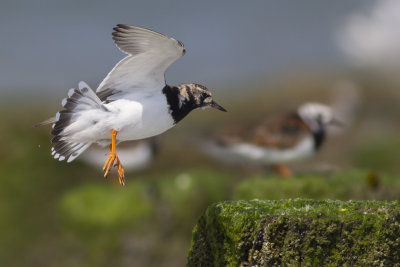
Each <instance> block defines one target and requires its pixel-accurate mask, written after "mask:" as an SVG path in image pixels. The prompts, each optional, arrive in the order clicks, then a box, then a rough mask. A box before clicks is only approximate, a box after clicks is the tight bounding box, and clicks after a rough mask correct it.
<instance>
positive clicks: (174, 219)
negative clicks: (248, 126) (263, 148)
mask: <svg viewBox="0 0 400 267" xmlns="http://www.w3.org/2000/svg"><path fill="white" fill-rule="evenodd" d="M45 2H46V1H43V3H45ZM117 2H118V1H117ZM150 2H151V1H150ZM335 2H336V1H335ZM89 3H90V2H88V3H86V4H84V5H82V6H80V5H79V4H78V3H72V2H71V7H69V8H66V7H65V4H61V3H60V4H59V5H56V4H49V5H48V6H46V7H45V8H44V10H45V11H49V12H50V11H53V12H54V14H55V15H46V16H43V17H41V16H40V14H41V13H40V12H45V11H40V12H39V11H38V13H35V12H30V11H29V5H28V6H25V7H24V5H23V3H17V2H15V3H14V4H11V2H10V3H8V2H5V3H2V5H3V6H2V7H3V8H2V11H1V12H3V15H4V16H3V17H2V18H3V22H4V23H2V24H1V26H0V31H1V32H2V33H3V34H4V35H5V36H9V39H8V40H6V41H5V45H4V47H2V48H1V53H2V54H1V58H2V62H1V65H0V67H1V68H0V70H2V71H1V72H2V75H3V77H2V79H0V80H1V81H0V86H1V87H0V88H1V90H2V91H1V92H2V94H3V97H2V99H1V100H0V103H1V106H0V119H1V121H2V122H3V124H2V125H3V126H2V127H1V128H0V140H1V141H0V144H1V146H0V237H1V238H0V265H1V266H184V265H185V263H186V255H187V252H188V249H189V247H190V238H191V231H192V228H193V226H194V225H195V223H196V220H197V219H198V217H199V216H200V214H201V213H202V211H204V209H205V208H206V207H207V205H209V204H210V203H213V202H216V201H221V200H230V199H253V198H259V199H281V198H295V197H306V198H314V199H340V200H348V199H360V200H361V199H379V200H394V199H400V164H398V159H399V158H400V135H399V132H400V131H399V130H400V124H399V118H400V108H399V103H400V89H399V88H400V78H399V77H398V75H397V74H396V73H397V72H396V71H397V70H399V69H400V68H399V66H398V65H397V64H398V63H397V62H396V61H395V60H390V59H391V58H393V57H396V56H397V55H400V53H399V50H398V49H399V48H398V47H400V46H396V45H394V44H397V43H396V42H399V40H397V39H395V38H394V39H388V38H387V37H386V35H384V36H381V35H379V34H378V35H373V36H372V34H371V33H369V34H367V35H366V37H365V36H364V35H362V27H361V26H360V25H366V26H369V27H370V28H371V25H373V23H380V24H379V25H384V27H383V26H382V27H383V28H384V29H385V30H386V31H394V32H393V34H391V35H390V36H394V37H397V38H398V36H400V34H395V33H396V31H398V29H400V27H399V26H400V23H399V24H396V23H395V22H396V20H392V21H391V23H393V24H389V25H386V24H384V23H385V20H384V19H382V18H380V17H379V16H377V15H376V13H379V12H378V11H379V10H380V11H382V10H386V11H388V10H389V11H390V10H395V7H396V4H394V2H392V1H382V3H384V4H386V5H389V7H390V4H391V5H394V7H393V6H392V7H390V8H388V7H381V6H378V5H375V4H371V3H372V2H371V1H365V3H363V4H360V3H356V1H337V2H336V3H335V4H332V3H331V4H329V5H327V6H323V5H321V4H318V1H306V4H305V6H304V7H300V9H296V4H295V1H282V2H280V4H271V3H269V4H268V3H263V4H261V3H255V4H254V6H251V5H248V4H247V3H246V4H241V3H240V2H239V1H234V2H232V3H230V2H225V3H221V4H214V2H212V3H211V2H204V3H203V4H201V5H200V4H194V3H187V4H181V5H180V7H179V8H175V7H174V6H173V5H172V4H171V6H170V5H167V4H165V3H164V4H163V3H161V2H160V1H159V2H157V1H154V2H152V4H153V6H152V7H150V4H145V3H139V2H133V3H129V4H128V3H125V2H122V1H121V2H118V3H114V2H113V5H117V7H116V9H115V10H113V11H110V7H109V6H108V4H105V3H101V2H100V4H94V3H93V4H89ZM177 3H178V2H176V3H175V4H177ZM179 3H180V2H179ZM118 4H119V5H118ZM154 4H155V5H156V6H155V7H154ZM382 6H383V4H382ZM310 7H311V9H308V8H310ZM91 8H92V9H93V10H94V11H96V12H97V14H90V13H88V11H89V10H91ZM197 8H200V9H199V10H198V9H197ZM397 8H398V9H396V10H400V7H399V6H398V5H397ZM35 10H36V9H35ZM93 10H92V11H93ZM193 10H194V11H193ZM196 10H197V11H196ZM224 10H228V11H229V14H232V17H230V18H227V16H222V15H223V14H224ZM256 10H261V11H257V12H256ZM295 10H296V11H298V13H297V12H294V11H295ZM376 10H378V11H376ZM100 11H101V12H100ZM190 11H193V14H194V15H193V17H191V16H188V15H184V16H183V18H182V14H187V13H188V12H189V13H190ZM200 11H202V12H200ZM253 11H254V12H255V13H253ZM262 11H265V12H268V16H267V15H266V14H267V13H263V12H262ZM344 11H345V12H344ZM7 12H8V13H7ZM74 12H75V13H74ZM96 12H93V13H96ZM107 12H111V13H110V17H107V18H106V19H104V20H103V19H102V16H103V15H106V14H107ZM119 12H120V13H119ZM180 12H182V13H180ZM293 12H294V13H293ZM57 14H58V15H59V16H56V15H57ZM86 14H89V15H88V17H87V18H86V17H85V15H86ZM132 14H133V15H136V17H135V16H133V15H132ZM171 14H172V15H174V16H171ZM190 14H192V13H190ZM293 14H295V15H293ZM234 15H235V16H234ZM239 15H240V16H243V17H240V16H239ZM70 16H71V17H72V18H75V19H76V20H71V19H70ZM357 16H358V17H359V18H360V17H361V18H362V19H361V20H354V17H357ZM376 16H377V17H376ZM103 17H104V16H103ZM384 17H387V16H384ZM17 18H19V19H20V21H19V22H18V23H16V24H13V23H14V22H15V21H16V19H17ZM178 18H179V19H178ZM199 18H202V20H201V21H200V20H199ZM315 19H321V20H323V21H322V22H321V24H320V25H316V24H318V23H315ZM363 20H364V21H363ZM244 21H246V22H244ZM354 21H356V22H357V21H358V22H359V21H361V22H363V23H364V24H363V23H361V24H357V23H356V22H354ZM382 21H383V22H382ZM29 22H31V24H29ZM184 22H187V24H186V23H184ZM272 22H275V24H272ZM24 23H25V24H28V25H27V26H26V27H27V29H25V28H24V27H23V25H24ZM116 23H129V24H135V25H141V26H147V27H150V28H153V29H155V30H158V31H160V32H164V31H166V32H165V33H168V34H170V35H172V36H173V37H176V38H177V39H180V40H182V41H183V42H184V43H185V45H186V47H187V51H188V54H187V55H186V56H185V57H184V58H182V62H179V63H178V62H177V63H175V64H174V65H173V66H172V67H171V71H170V70H169V71H168V73H167V80H168V81H169V82H171V83H172V84H174V83H181V82H188V81H193V82H199V83H203V84H205V85H206V86H208V87H210V88H211V90H212V91H213V95H214V96H215V99H216V101H218V103H220V104H221V105H223V106H224V107H225V108H226V109H227V110H228V111H229V112H228V113H226V114H224V113H222V112H221V113H220V112H217V111H214V110H206V111H194V112H193V113H192V114H190V115H189V116H188V117H187V118H186V119H184V120H183V121H182V122H181V123H180V124H179V125H178V126H177V127H175V128H173V129H171V130H170V131H168V132H167V133H165V134H163V135H162V136H161V137H160V140H159V141H160V147H159V151H158V153H157V155H156V157H155V158H154V160H153V161H152V162H151V164H150V165H149V166H148V167H147V168H146V169H143V170H141V171H137V172H128V173H127V187H126V188H122V187H120V186H119V185H118V183H117V178H116V173H115V170H113V172H112V173H111V175H110V176H109V178H108V179H107V180H105V179H104V178H103V177H102V172H101V166H100V165H99V166H97V167H96V166H95V167H93V166H89V165H86V164H85V163H84V162H82V161H79V160H76V161H74V162H73V163H70V164H67V163H65V162H58V161H56V160H54V159H52V157H51V155H50V148H51V144H50V139H51V136H50V134H49V131H50V127H41V128H33V127H32V126H33V125H34V124H35V123H37V122H39V121H41V120H43V119H46V118H48V117H50V116H52V115H53V114H54V113H55V112H57V111H58V109H59V108H60V105H59V103H60V102H61V99H62V98H63V97H65V96H66V93H67V90H68V88H69V87H73V86H74V85H76V84H77V81H79V80H80V79H82V80H86V81H88V82H89V83H90V84H92V86H93V87H94V88H95V85H96V84H98V83H99V82H100V81H101V79H102V77H103V76H104V75H105V73H106V72H107V71H108V70H109V69H110V68H111V67H112V66H113V64H114V63H116V61H117V60H118V58H120V57H121V54H118V51H117V49H115V47H114V46H113V44H112V42H111V38H110V32H111V28H112V26H113V25H114V24H116ZM276 23H277V24H276ZM61 25H62V27H61ZM161 25H162V26H161ZM237 25H244V26H243V28H240V27H239V28H238V27H236V26H237ZM293 25H297V26H296V27H295V28H293V27H294V26H293ZM360 27H361V30H360ZM382 27H381V28H382ZM376 28H379V27H376ZM22 29H23V30H22ZM167 29H169V32H168V30H167ZM264 29H267V30H265V31H266V32H265V36H260V35H261V33H264V32H263V31H264ZM354 29H358V30H359V31H357V32H355V30H354ZM92 30H93V34H94V35H95V36H94V37H92V36H91V31H92ZM40 31H42V32H41V33H39V32H40ZM43 32H44V33H43ZM310 32H311V33H310ZM349 32H351V34H350V35H349ZM8 33H11V35H7V34H8ZM21 33H23V34H21ZM221 33H226V34H221ZM322 33H324V34H323V35H322ZM35 34H38V35H39V37H41V38H39V37H38V36H35ZM40 34H42V35H40ZM53 34H54V35H53ZM65 34H66V35H67V36H66V37H65V36H64V35H65ZM208 34H210V35H209V36H208ZM358 34H359V35H360V36H364V37H365V38H367V37H368V36H370V37H371V36H372V37H371V38H377V39H378V40H381V42H380V43H383V42H384V41H385V42H387V43H389V44H390V45H387V46H384V45H381V44H380V45H381V46H382V47H383V48H382V47H379V46H378V48H380V49H381V50H379V49H378V48H376V47H374V48H371V49H369V48H365V47H362V44H364V42H363V41H362V40H364V39H361V41H360V42H359V43H357V41H358V39H357V38H356V37H357V36H358ZM199 35H201V36H200V37H201V38H206V39H207V38H208V40H210V39H212V40H213V42H212V43H210V42H208V41H204V40H203V39H199V38H200V37H199ZM54 36H56V37H59V38H61V40H58V41H57V40H53V41H52V42H48V41H49V40H50V39H52V38H54ZM338 36H339V37H338ZM349 36H350V37H349ZM63 37H65V38H71V40H82V42H79V41H77V42H75V41H74V42H68V40H66V39H62V38H63ZM91 38H95V42H93V43H89V42H90V39H91ZM233 38H235V39H233ZM346 38H347V39H346ZM54 39H57V38H54ZM10 40H11V41H10ZM41 40H42V41H41ZM88 40H89V41H88ZM235 40H238V41H237V42H235ZM244 40H245V41H244ZM318 40H320V41H319V42H318ZM12 41H13V42H12ZM30 41H32V42H30ZM29 42H30V43H29ZM255 43H258V44H255ZM393 43H394V44H393ZM32 44H33V45H32ZM357 45H359V46H358V49H357ZM71 46H72V47H73V49H72V48H71ZM97 46H98V47H97ZM392 46H393V47H394V48H393V49H392V50H390V49H389V48H390V47H392ZM60 47H61V48H60ZM333 47H335V49H336V50H335V51H331V50H332V48H333ZM32 48H33V49H32ZM29 49H30V50H29ZM68 49H71V50H68ZM368 49H369V50H368ZM196 50H197V51H196ZM214 50H215V51H214ZM18 51H22V52H21V54H22V55H21V56H18V55H17V54H18ZM33 51H35V52H33ZM63 51H64V52H65V53H63ZM354 51H356V52H354ZM371 51H372V52H371ZM379 51H381V52H379ZM60 52H61V54H64V55H62V57H61V56H60V57H59V58H53V57H54V56H55V55H56V54H59V53H60ZM53 53H54V54H53ZM76 53H78V54H76ZM79 53H80V54H79ZM85 53H87V54H85ZM213 53H215V54H213ZM362 53H364V54H362ZM371 53H375V54H372V55H371ZM219 54H221V55H220V56H216V55H219ZM236 54H243V55H242V56H241V57H239V58H238V59H236V60H234V61H233V60H232V58H233V57H234V56H235V55H236ZM13 55H14V56H13ZM28 55H31V56H28ZM339 55H340V56H339ZM360 55H361V56H360ZM360 58H361V59H362V60H360ZM91 59H93V62H90V61H91ZM96 60H97V61H96ZM81 61H84V62H89V63H90V64H89V63H88V64H86V63H80V62H81ZM214 61H215V62H214ZM260 62H262V63H260ZM197 63H198V64H197ZM85 64H86V65H85ZM78 65H79V66H78ZM92 65H94V66H93V68H91V66H92ZM75 66H78V67H77V68H75ZM189 66H191V67H192V68H190V67H189ZM58 68H60V69H58ZM87 77H88V78H87ZM208 77H209V78H208ZM350 100H351V101H350ZM309 101H318V102H322V103H326V104H330V105H333V106H334V107H335V108H338V109H339V110H340V108H342V109H344V110H345V111H346V112H344V113H343V114H342V116H343V117H344V119H345V120H346V121H347V122H348V125H347V127H346V128H345V129H343V130H342V131H339V132H332V133H331V134H329V136H328V139H327V142H326V144H325V145H324V146H323V148H322V150H321V151H319V153H318V154H317V155H316V157H313V158H311V159H307V160H303V161H300V162H296V163H293V164H291V165H290V167H291V168H292V169H293V170H294V172H295V173H296V175H295V177H293V178H292V179H284V178H282V177H279V176H276V175H273V174H271V173H269V172H267V171H266V170H265V169H263V168H250V167H247V168H246V167H237V168H234V167H232V166H229V165H224V164H221V163H219V162H216V161H214V160H212V159H211V158H209V157H207V156H206V155H204V154H203V153H201V152H200V151H199V149H198V148H197V147H196V146H195V145H194V144H193V143H192V142H191V140H192V139H191V137H192V136H194V135H198V134H208V133H210V132H213V131H216V130H218V129H219V127H221V126H224V125H232V124H237V123H238V124H241V123H249V122H257V121H260V120H263V119H265V118H267V117H268V116H270V115H276V114H279V113H283V112H286V111H290V110H293V109H295V108H297V106H299V105H300V104H302V103H304V102H309ZM105 152H106V151H105V150H104V153H105ZM104 159H105V157H104Z"/></svg>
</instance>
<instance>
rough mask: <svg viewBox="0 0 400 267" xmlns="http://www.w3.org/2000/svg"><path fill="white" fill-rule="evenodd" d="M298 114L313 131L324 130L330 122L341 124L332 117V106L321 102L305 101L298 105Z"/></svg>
mask: <svg viewBox="0 0 400 267" xmlns="http://www.w3.org/2000/svg"><path fill="white" fill-rule="evenodd" d="M298 114H299V115H300V117H301V118H302V119H303V120H304V121H305V122H306V123H307V125H308V126H309V127H310V129H311V131H313V132H317V131H321V130H324V129H325V128H326V127H327V126H328V125H331V124H336V125H341V123H340V122H339V121H338V120H336V119H335V118H334V116H333V110H332V108H330V107H328V106H326V105H323V104H319V103H306V104H304V105H301V106H300V107H299V109H298Z"/></svg>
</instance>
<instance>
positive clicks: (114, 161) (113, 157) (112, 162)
mask: <svg viewBox="0 0 400 267" xmlns="http://www.w3.org/2000/svg"><path fill="white" fill-rule="evenodd" d="M106 155H108V158H107V160H106V162H105V163H104V166H103V171H104V178H107V175H108V173H109V172H110V170H111V168H112V167H113V166H115V167H116V168H117V170H118V180H119V183H120V184H121V185H123V186H125V185H126V184H125V171H124V167H123V166H122V164H121V162H120V160H119V158H118V156H117V153H115V152H112V151H110V152H108V153H107V154H106Z"/></svg>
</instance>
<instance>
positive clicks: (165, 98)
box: [38, 24, 226, 185]
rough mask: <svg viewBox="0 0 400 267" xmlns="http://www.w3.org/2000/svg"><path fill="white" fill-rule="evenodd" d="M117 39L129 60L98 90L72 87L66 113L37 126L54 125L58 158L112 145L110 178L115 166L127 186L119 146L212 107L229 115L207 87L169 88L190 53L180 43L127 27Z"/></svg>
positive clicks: (115, 34) (119, 30) (118, 32)
mask: <svg viewBox="0 0 400 267" xmlns="http://www.w3.org/2000/svg"><path fill="white" fill-rule="evenodd" d="M112 35H113V40H114V42H115V44H116V45H117V47H118V48H119V49H120V50H121V51H122V52H124V53H126V54H127V56H126V57H125V58H124V59H122V60H121V61H120V62H119V63H118V64H117V65H116V66H115V67H114V68H113V69H112V70H111V72H110V73H109V74H108V75H107V76H106V77H105V79H104V80H103V81H102V82H101V83H100V85H99V86H98V87H97V89H96V92H94V91H93V90H92V89H91V88H90V87H89V86H88V85H87V84H86V83H84V82H80V83H79V87H78V89H70V91H69V92H68V98H65V99H63V101H62V106H63V107H64V109H63V110H62V111H60V112H58V113H57V114H56V116H55V117H54V118H50V119H48V120H46V121H44V122H42V123H40V124H38V125H43V124H48V123H53V126H52V128H53V130H52V131H51V134H52V135H54V138H53V139H52V144H53V147H52V149H51V154H52V155H53V156H54V158H55V159H58V160H60V161H61V160H67V162H71V161H73V160H74V159H75V158H76V157H78V156H79V155H80V154H81V153H82V152H83V151H85V150H86V149H87V148H88V147H89V146H90V145H91V144H92V143H98V144H100V145H103V146H104V145H108V144H109V148H110V152H109V153H108V154H107V155H108V158H107V160H106V162H105V164H104V166H103V171H104V172H105V173H104V176H105V177H106V176H107V175H108V173H109V171H110V169H111V168H112V167H113V166H116V167H117V169H118V176H119V182H120V183H121V184H122V185H125V174H124V168H123V166H122V164H121V161H120V159H119V158H118V156H117V153H116V145H117V144H118V143H119V142H122V141H127V140H138V139H143V138H148V137H151V136H155V135H158V134H161V133H163V132H165V131H166V130H168V129H170V128H171V127H173V126H174V125H176V124H177V123H178V122H179V121H180V120H182V119H183V118H184V117H185V116H186V115H187V114H189V112H190V111H192V110H194V109H196V108H206V107H213V108H216V109H219V110H221V111H226V110H225V109H224V108H222V107H221V106H220V105H218V104H217V103H216V102H214V100H213V99H212V96H211V93H210V91H209V90H208V89H207V88H206V87H205V86H202V85H199V84H194V83H189V84H181V85H178V86H170V85H167V84H166V82H165V78H164V73H165V71H166V69H167V68H168V66H170V65H171V64H172V63H173V62H174V61H175V60H177V59H178V58H180V57H181V56H183V55H184V54H185V49H184V46H183V44H182V43H181V42H179V41H177V40H175V39H173V38H169V37H167V36H165V35H162V34H160V33H157V32H154V31H151V30H148V29H144V28H140V27H135V26H128V25H123V24H118V25H117V27H115V28H114V32H113V34H112Z"/></svg>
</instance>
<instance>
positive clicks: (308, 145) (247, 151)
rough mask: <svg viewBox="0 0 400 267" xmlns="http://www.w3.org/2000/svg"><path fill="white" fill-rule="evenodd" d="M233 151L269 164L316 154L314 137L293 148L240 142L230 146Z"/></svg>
mask: <svg viewBox="0 0 400 267" xmlns="http://www.w3.org/2000/svg"><path fill="white" fill-rule="evenodd" d="M230 150H231V152H232V153H233V154H236V155H240V156H243V157H245V158H248V159H251V160H255V161H260V162H263V163H267V164H273V163H282V162H289V161H292V160H296V159H300V158H304V157H309V156H312V155H313V154H314V152H315V151H314V142H313V139H312V137H311V136H310V137H307V138H305V139H304V140H302V141H301V142H299V144H297V145H296V146H294V147H292V148H287V149H276V148H265V147H259V146H255V145H252V144H238V145H235V146H233V147H231V148H230Z"/></svg>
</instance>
